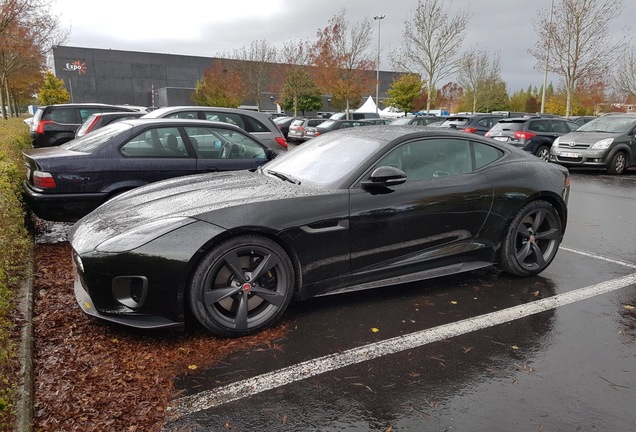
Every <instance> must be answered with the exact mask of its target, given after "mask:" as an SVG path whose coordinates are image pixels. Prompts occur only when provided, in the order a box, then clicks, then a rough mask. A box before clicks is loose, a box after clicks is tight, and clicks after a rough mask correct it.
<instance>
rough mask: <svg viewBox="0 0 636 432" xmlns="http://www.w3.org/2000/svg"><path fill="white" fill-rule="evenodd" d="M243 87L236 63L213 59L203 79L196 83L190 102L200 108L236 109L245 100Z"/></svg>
mask: <svg viewBox="0 0 636 432" xmlns="http://www.w3.org/2000/svg"><path fill="white" fill-rule="evenodd" d="M245 94H246V91H245V86H244V84H243V81H242V80H241V78H240V75H239V74H238V73H237V70H236V62H234V61H232V60H228V59H215V60H214V62H213V63H212V66H210V68H209V69H207V70H206V71H205V74H204V75H203V78H202V79H201V80H199V81H198V82H197V83H196V87H195V91H194V93H192V101H193V102H194V103H196V104H197V105H202V106H217V107H227V108H238V106H239V105H240V104H241V102H242V101H243V99H244V98H245Z"/></svg>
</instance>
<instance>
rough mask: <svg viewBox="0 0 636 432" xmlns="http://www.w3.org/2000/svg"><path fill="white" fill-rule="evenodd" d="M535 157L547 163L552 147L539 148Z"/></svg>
mask: <svg viewBox="0 0 636 432" xmlns="http://www.w3.org/2000/svg"><path fill="white" fill-rule="evenodd" d="M534 155H535V156H536V157H538V158H539V159H541V160H543V161H546V162H547V161H548V160H549V159H550V147H548V146H544V145H542V146H539V148H538V149H537V150H536V151H535V152H534Z"/></svg>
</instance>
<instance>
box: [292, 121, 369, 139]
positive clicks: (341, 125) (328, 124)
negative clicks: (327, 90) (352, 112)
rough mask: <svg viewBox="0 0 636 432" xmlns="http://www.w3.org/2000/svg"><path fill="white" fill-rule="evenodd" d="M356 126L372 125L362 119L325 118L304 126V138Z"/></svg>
mask: <svg viewBox="0 0 636 432" xmlns="http://www.w3.org/2000/svg"><path fill="white" fill-rule="evenodd" d="M358 126H372V124H371V123H369V122H367V121H364V120H325V121H324V122H322V123H320V124H319V125H318V126H316V127H308V128H306V129H305V137H304V138H305V140H308V139H311V138H316V137H317V136H319V135H322V134H325V133H327V132H331V131H335V130H338V129H346V128H352V127H358Z"/></svg>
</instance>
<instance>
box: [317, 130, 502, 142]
mask: <svg viewBox="0 0 636 432" xmlns="http://www.w3.org/2000/svg"><path fill="white" fill-rule="evenodd" d="M329 134H330V135H331V134H344V135H349V136H356V137H362V138H369V139H374V140H383V141H387V142H388V141H392V140H394V139H397V138H400V137H407V136H408V137H413V138H415V137H420V138H428V137H431V138H433V137H448V138H461V139H466V138H470V139H471V140H475V141H482V142H483V141H484V138H483V137H481V136H479V135H474V134H468V133H466V132H461V131H456V130H453V129H446V128H424V127H423V128H414V127H413V126H408V125H398V126H395V125H370V126H366V127H353V128H345V129H338V130H336V131H333V132H329ZM325 136H326V135H325ZM332 136H335V135H332ZM487 142H488V143H490V144H494V146H496V147H497V148H502V146H499V145H498V144H497V143H492V142H491V141H490V140H488V141H487Z"/></svg>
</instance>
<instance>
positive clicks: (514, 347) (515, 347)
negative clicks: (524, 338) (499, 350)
mask: <svg viewBox="0 0 636 432" xmlns="http://www.w3.org/2000/svg"><path fill="white" fill-rule="evenodd" d="M510 348H512V349H513V350H518V349H519V347H518V346H517V345H512V346H511V347H510Z"/></svg>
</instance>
